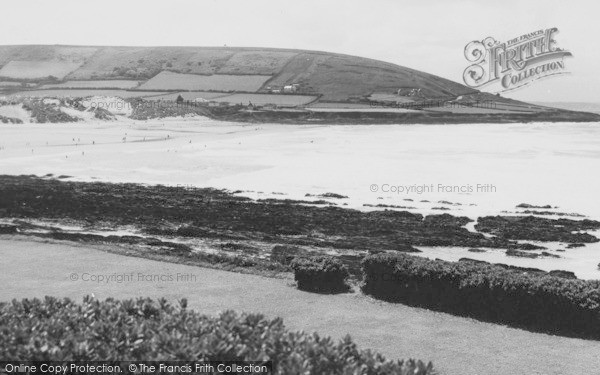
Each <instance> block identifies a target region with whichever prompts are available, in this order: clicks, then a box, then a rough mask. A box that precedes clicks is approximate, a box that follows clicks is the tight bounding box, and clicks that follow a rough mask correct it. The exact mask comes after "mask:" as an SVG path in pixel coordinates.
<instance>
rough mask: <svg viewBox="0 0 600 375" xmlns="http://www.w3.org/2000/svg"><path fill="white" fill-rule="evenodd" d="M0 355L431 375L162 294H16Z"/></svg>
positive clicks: (5, 306)
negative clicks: (209, 312) (76, 298)
mask: <svg viewBox="0 0 600 375" xmlns="http://www.w3.org/2000/svg"><path fill="white" fill-rule="evenodd" d="M0 334H1V337H2V340H0V358H2V359H3V360H8V361H10V360H28V361H35V360H37V361H48V360H54V361H137V360H154V361H167V360H186V361H273V366H274V373H275V374H319V375H320V374H369V375H375V374H401V375H408V374H411V375H429V374H432V373H433V371H432V366H431V364H428V365H425V364H424V363H423V362H421V361H414V360H408V361H390V360H386V359H385V358H384V357H383V356H381V355H380V354H376V353H372V352H371V351H363V350H359V349H358V348H357V346H356V344H355V343H354V342H353V341H352V340H351V339H350V337H346V338H344V339H343V340H340V341H339V342H337V343H336V342H334V341H333V340H332V339H331V338H329V337H321V336H319V335H318V334H316V333H312V334H309V333H304V332H290V331H288V330H287V329H286V328H285V326H284V325H283V322H282V320H281V319H279V318H277V319H273V320H269V319H266V318H265V317H264V316H262V315H259V314H237V313H235V312H233V311H226V312H223V313H221V314H220V315H219V316H216V317H210V316H206V315H201V314H199V313H197V312H195V311H192V310H189V309H187V308H186V302H185V300H182V301H181V302H180V305H179V306H173V305H171V304H169V303H168V302H166V300H164V299H160V300H158V301H153V300H151V299H138V300H123V301H120V300H114V299H107V300H105V301H99V300H96V299H94V298H91V297H86V298H84V300H83V304H76V303H74V302H73V301H71V300H69V299H57V298H52V297H46V298H45V299H44V300H39V299H33V300H28V299H24V300H22V301H17V300H13V301H12V303H2V304H0Z"/></svg>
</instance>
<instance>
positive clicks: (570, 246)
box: [567, 243, 585, 249]
mask: <svg viewBox="0 0 600 375" xmlns="http://www.w3.org/2000/svg"><path fill="white" fill-rule="evenodd" d="M584 246H585V244H584V243H570V244H568V245H567V249H574V248H577V247H584Z"/></svg>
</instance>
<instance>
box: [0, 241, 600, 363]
mask: <svg viewBox="0 0 600 375" xmlns="http://www.w3.org/2000/svg"><path fill="white" fill-rule="evenodd" d="M101 250H103V251H101ZM108 251H112V252H115V251H121V252H125V250H123V249H121V250H118V249H116V248H112V249H111V248H108V247H103V248H99V249H94V248H91V247H90V246H85V245H74V244H68V243H42V242H31V241H21V240H14V238H13V239H12V240H11V238H10V237H6V236H5V237H3V239H2V240H0V255H1V256H2V259H3V262H2V263H0V283H1V284H2V285H3V288H2V289H1V290H0V300H1V301H10V300H11V299H13V298H17V299H21V298H25V297H36V296H37V297H42V296H44V295H54V296H57V297H62V296H64V297H70V298H73V299H75V300H77V301H80V300H81V298H82V297H83V296H84V295H87V294H91V293H94V294H95V296H96V297H97V298H99V299H105V298H107V297H114V298H133V297H138V296H147V297H151V298H159V297H166V298H167V299H169V300H171V301H175V300H177V299H180V298H183V297H187V298H188V299H189V306H190V308H193V309H195V310H197V311H199V312H202V313H208V314H215V313H217V312H219V311H223V310H226V309H234V310H238V311H247V312H260V313H264V314H266V315H267V317H277V316H280V317H282V318H283V319H284V322H285V323H286V326H288V327H289V328H290V329H297V330H306V331H317V332H319V333H321V334H324V335H331V336H332V337H333V338H335V339H338V338H341V337H343V336H344V335H345V334H346V333H350V334H351V336H352V337H353V338H354V340H355V341H356V342H357V343H358V344H359V345H360V346H361V347H370V348H372V349H374V350H376V351H379V352H381V353H382V354H384V355H386V356H387V357H388V358H391V359H394V358H398V357H402V358H405V357H416V358H427V359H428V360H432V361H433V362H434V364H435V368H436V369H437V370H438V371H439V372H440V374H444V375H481V374H486V375H495V374H498V375H500V374H502V375H504V374H544V375H571V374H573V375H575V374H592V373H596V372H597V370H598V369H600V359H598V353H599V352H600V342H597V341H585V340H580V339H571V338H565V337H557V336H549V335H544V334H538V333H531V332H526V331H522V330H518V329H513V328H507V327H504V326H500V325H495V324H490V323H482V322H478V321H475V320H472V319H467V318H461V317H455V316H451V315H448V314H444V313H436V312H432V311H428V310H424V309H419V308H413V307H408V306H404V305H401V304H391V303H386V302H380V301H375V300H373V299H370V298H368V297H365V296H364V295H362V294H360V293H350V294H339V295H320V294H313V293H308V292H302V291H299V290H297V289H295V288H294V287H293V286H292V285H291V283H292V281H291V279H283V280H282V279H270V278H265V277H260V276H255V275H247V274H239V273H232V272H226V271H219V270H213V269H206V268H199V267H192V266H186V265H181V264H171V263H160V262H157V261H153V260H147V259H139V258H134V257H125V256H122V255H117V254H115V253H110V252H108ZM84 273H87V274H88V275H90V274H94V275H113V274H131V273H134V275H138V274H142V275H155V274H165V275H173V276H174V278H175V279H176V275H193V276H194V277H186V278H180V281H179V282H178V281H172V282H161V281H160V280H155V281H144V280H142V281H134V282H122V283H118V282H108V283H107V282H92V281H84V280H82V277H83V274H84ZM73 274H75V275H77V278H78V280H76V281H72V280H71V278H73V279H74V278H75V276H72V275H73ZM88 279H89V278H88ZM136 279H137V276H136Z"/></svg>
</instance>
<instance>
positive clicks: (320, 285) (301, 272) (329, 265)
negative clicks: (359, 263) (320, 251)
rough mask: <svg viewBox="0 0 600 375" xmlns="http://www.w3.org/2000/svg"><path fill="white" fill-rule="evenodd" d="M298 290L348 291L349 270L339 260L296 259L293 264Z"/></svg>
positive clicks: (329, 258)
mask: <svg viewBox="0 0 600 375" xmlns="http://www.w3.org/2000/svg"><path fill="white" fill-rule="evenodd" d="M291 267H292V269H293V270H294V279H295V280H296V283H297V284H298V289H302V290H307V291H310V292H318V293H337V292H344V291H347V290H348V289H349V288H348V285H346V278H347V277H348V275H349V273H348V268H347V267H346V266H345V265H344V264H343V263H342V262H341V261H340V260H339V259H337V258H334V257H330V256H313V257H306V258H304V257H302V258H294V260H293V261H292V263H291Z"/></svg>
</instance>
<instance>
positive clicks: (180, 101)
mask: <svg viewBox="0 0 600 375" xmlns="http://www.w3.org/2000/svg"><path fill="white" fill-rule="evenodd" d="M175 102H176V103H177V104H181V103H183V96H181V95H178V96H177V99H176V100H175Z"/></svg>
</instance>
